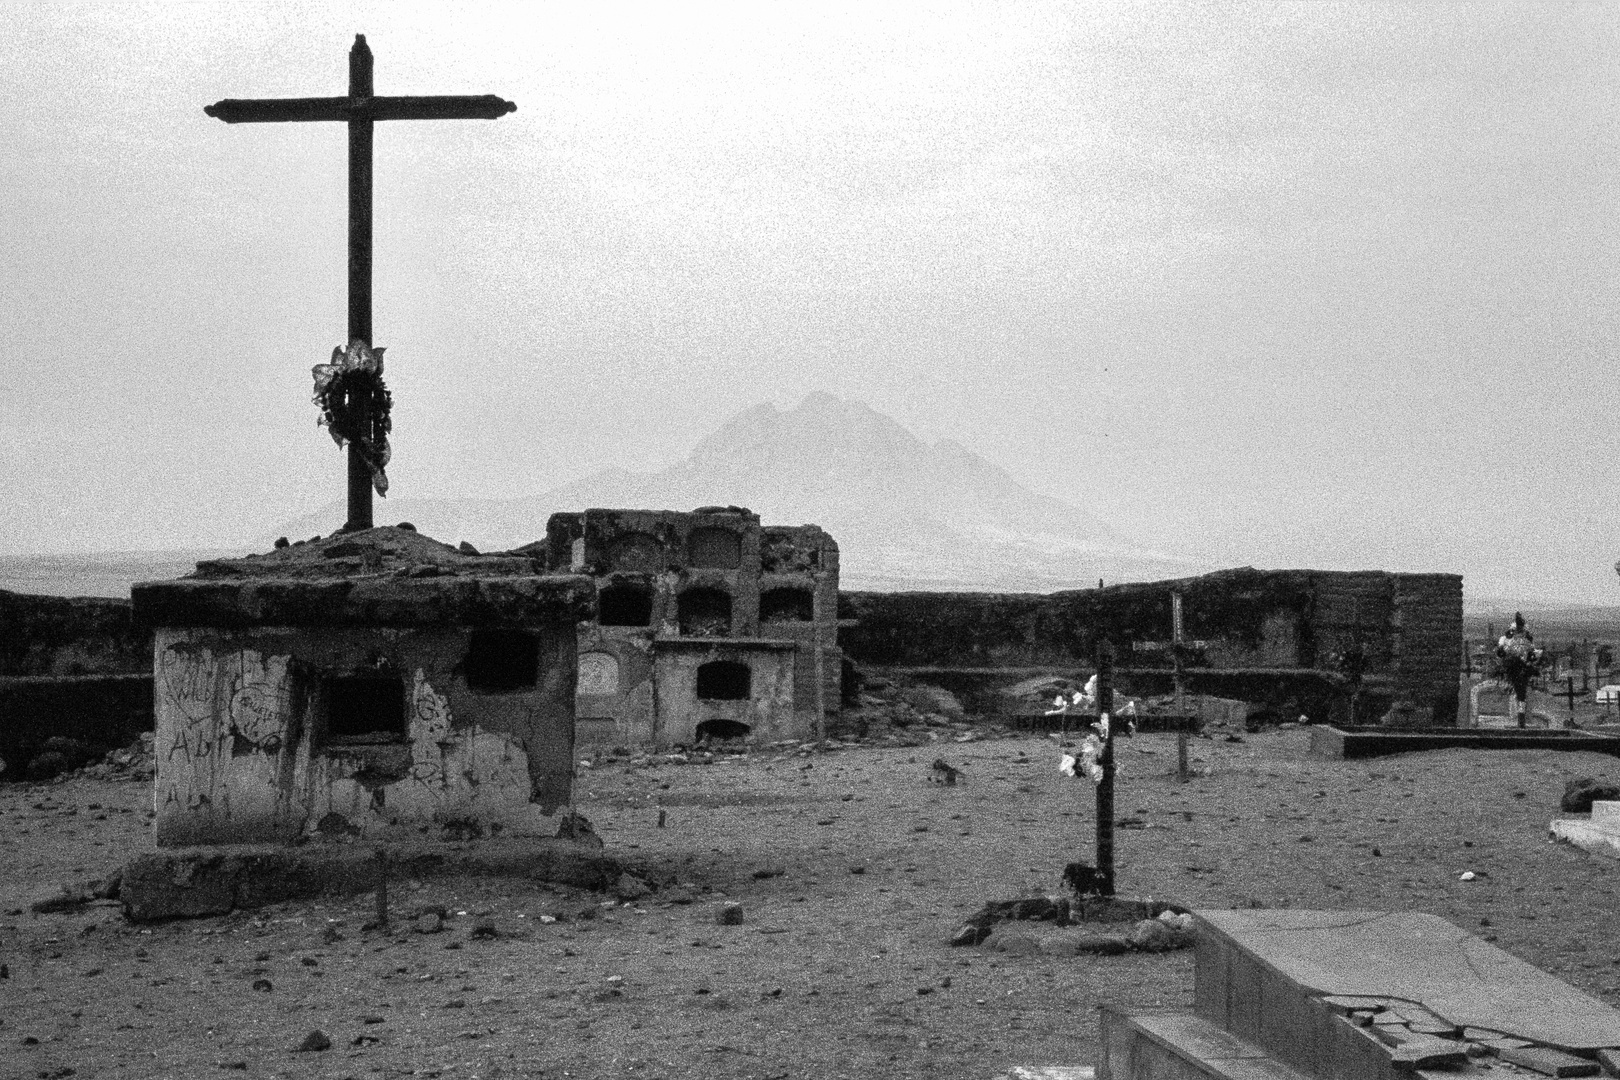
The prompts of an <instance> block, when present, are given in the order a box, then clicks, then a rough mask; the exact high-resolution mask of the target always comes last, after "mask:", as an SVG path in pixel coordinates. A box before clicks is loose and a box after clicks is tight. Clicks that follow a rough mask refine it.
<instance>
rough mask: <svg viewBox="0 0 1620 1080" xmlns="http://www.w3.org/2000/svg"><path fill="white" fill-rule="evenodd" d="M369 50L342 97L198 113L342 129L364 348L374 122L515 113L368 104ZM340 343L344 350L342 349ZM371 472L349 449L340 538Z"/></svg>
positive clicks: (367, 498)
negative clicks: (340, 125) (338, 124)
mask: <svg viewBox="0 0 1620 1080" xmlns="http://www.w3.org/2000/svg"><path fill="white" fill-rule="evenodd" d="M371 74H372V62H371V49H370V47H369V46H367V45H366V37H365V35H364V34H356V35H355V37H354V47H353V48H351V49H350V50H349V96H348V97H331V98H255V99H241V98H226V99H225V100H224V101H216V102H214V104H212V105H209V106H207V107H206V108H204V109H203V112H205V113H207V114H208V115H209V116H212V117H216V118H217V119H220V120H223V121H225V122H226V123H227V124H275V123H297V122H304V121H313V120H339V121H342V122H344V123H346V124H348V125H349V342H356V341H358V342H360V343H362V344H363V345H365V346H366V347H367V348H370V347H371V131H372V124H373V123H374V122H375V121H378V120H498V119H500V118H501V117H502V116H505V115H506V114H507V113H509V112H515V111H516V110H517V106H516V105H514V104H513V103H512V102H510V101H506V100H505V99H503V98H499V97H496V96H495V95H494V94H483V95H477V96H474V95H461V96H439V97H375V96H373V94H372V78H371ZM345 344H348V342H346V343H345ZM371 525H372V519H371V468H370V466H369V465H368V464H367V463H366V460H365V458H364V457H363V456H362V455H361V452H360V447H359V446H358V445H357V444H356V443H355V442H354V441H353V440H351V441H350V443H349V520H348V524H346V525H345V526H344V529H345V530H346V531H353V530H355V529H369V528H371Z"/></svg>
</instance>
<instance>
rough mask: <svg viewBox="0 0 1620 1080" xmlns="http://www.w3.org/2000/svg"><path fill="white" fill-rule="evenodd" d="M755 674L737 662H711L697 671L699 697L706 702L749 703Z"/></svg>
mask: <svg viewBox="0 0 1620 1080" xmlns="http://www.w3.org/2000/svg"><path fill="white" fill-rule="evenodd" d="M753 681H754V679H753V673H752V672H750V671H749V670H748V665H747V664H739V663H738V662H737V661H735V660H711V661H709V662H708V663H707V664H704V665H703V666H702V667H700V668H698V669H697V696H698V697H699V698H701V699H703V700H704V701H747V700H748V696H749V694H750V692H751V691H752V690H753Z"/></svg>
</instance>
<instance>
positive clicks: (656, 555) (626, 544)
mask: <svg viewBox="0 0 1620 1080" xmlns="http://www.w3.org/2000/svg"><path fill="white" fill-rule="evenodd" d="M663 568H664V545H662V544H660V543H659V542H658V538H657V537H655V536H649V535H648V534H647V533H642V532H633V533H626V534H625V535H623V536H621V537H619V538H618V539H617V540H615V541H613V543H612V545H610V546H609V547H608V569H610V570H638V571H641V572H643V573H656V572H657V571H659V570H662V569H663Z"/></svg>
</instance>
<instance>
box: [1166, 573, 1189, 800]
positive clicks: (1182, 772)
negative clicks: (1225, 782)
mask: <svg viewBox="0 0 1620 1080" xmlns="http://www.w3.org/2000/svg"><path fill="white" fill-rule="evenodd" d="M1170 656H1171V657H1172V659H1173V661H1174V663H1175V680H1176V715H1177V716H1183V717H1184V716H1186V715H1187V680H1186V677H1185V675H1184V674H1183V667H1184V664H1185V660H1184V658H1183V657H1182V655H1181V592H1180V590H1176V591H1174V592H1172V593H1171V594H1170ZM1191 778H1192V770H1191V769H1190V768H1188V765H1187V727H1186V724H1185V723H1182V724H1180V725H1178V726H1177V728H1176V779H1177V780H1179V781H1181V782H1182V783H1183V784H1185V783H1186V782H1187V781H1188V780H1190V779H1191Z"/></svg>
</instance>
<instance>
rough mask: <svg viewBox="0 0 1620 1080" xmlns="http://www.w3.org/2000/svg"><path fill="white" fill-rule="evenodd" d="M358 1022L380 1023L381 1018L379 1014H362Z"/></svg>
mask: <svg viewBox="0 0 1620 1080" xmlns="http://www.w3.org/2000/svg"><path fill="white" fill-rule="evenodd" d="M360 1022H361V1023H362V1024H380V1023H382V1022H383V1018H382V1017H380V1016H362V1017H361V1018H360Z"/></svg>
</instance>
